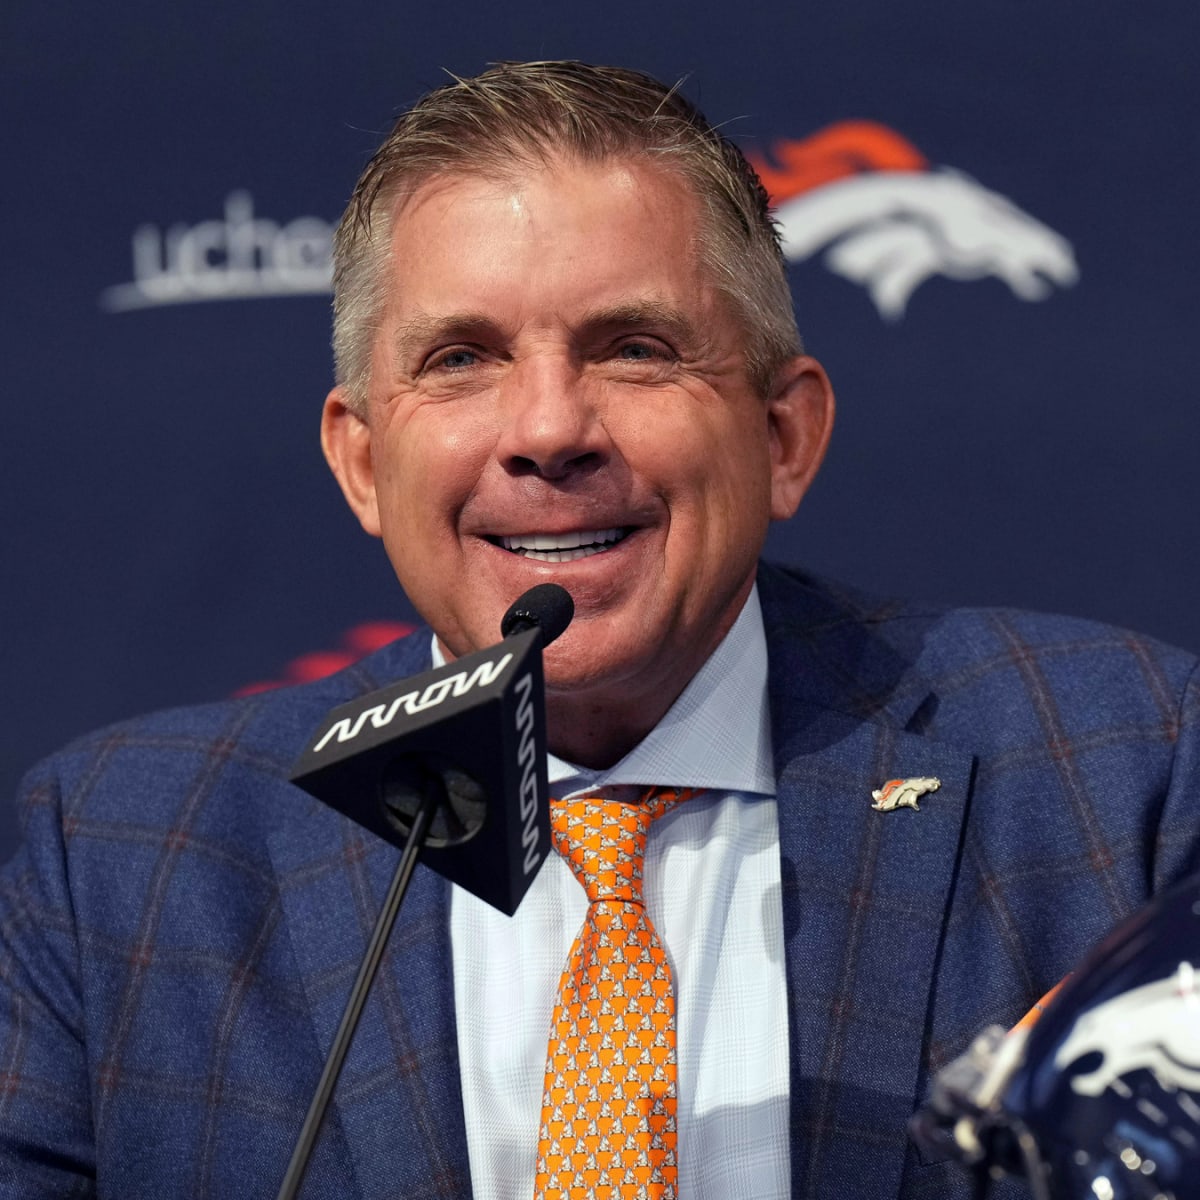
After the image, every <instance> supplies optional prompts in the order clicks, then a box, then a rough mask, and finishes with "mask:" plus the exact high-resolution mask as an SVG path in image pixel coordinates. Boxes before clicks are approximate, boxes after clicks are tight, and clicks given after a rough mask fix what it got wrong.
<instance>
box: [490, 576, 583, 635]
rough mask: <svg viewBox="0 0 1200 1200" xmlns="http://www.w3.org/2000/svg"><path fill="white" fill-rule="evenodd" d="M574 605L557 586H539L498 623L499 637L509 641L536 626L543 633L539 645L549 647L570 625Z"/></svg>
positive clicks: (520, 597)
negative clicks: (510, 638) (506, 638)
mask: <svg viewBox="0 0 1200 1200" xmlns="http://www.w3.org/2000/svg"><path fill="white" fill-rule="evenodd" d="M574 615H575V601H574V600H572V599H571V593H570V592H568V591H567V589H566V588H565V587H560V586H559V585H558V584H557V583H539V584H538V585H537V587H531V588H530V589H529V591H527V592H524V593H522V594H521V595H520V596H518V597H517V598H516V600H514V601H513V603H512V606H511V607H510V608H509V610H508V612H506V613H505V614H504V619H503V620H502V621H501V622H500V636H501V637H511V636H512V635H513V634H514V633H523V632H524V631H525V630H526V629H532V628H534V627H535V626H536V627H537V628H538V629H540V630H541V631H542V645H543V646H548V645H550V643H551V642H552V641H554V639H555V638H556V637H558V635H559V634H560V633H562V632H563V630H564V629H566V627H567V626H568V625H569V624H570V623H571V618H572V617H573V616H574Z"/></svg>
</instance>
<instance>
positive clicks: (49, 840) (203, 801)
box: [0, 567, 1200, 1200]
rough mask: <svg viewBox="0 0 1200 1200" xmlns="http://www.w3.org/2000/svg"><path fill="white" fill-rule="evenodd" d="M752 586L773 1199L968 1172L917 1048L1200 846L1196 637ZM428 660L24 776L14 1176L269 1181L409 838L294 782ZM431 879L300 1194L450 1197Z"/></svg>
mask: <svg viewBox="0 0 1200 1200" xmlns="http://www.w3.org/2000/svg"><path fill="white" fill-rule="evenodd" d="M760 593H761V598H762V602H763V613H764V619H765V624H766V631H767V640H768V646H769V652H770V696H771V709H772V718H773V723H774V750H775V756H776V763H777V774H778V797H779V822H780V840H781V852H782V879H783V906H784V915H785V936H786V946H787V975H788V981H789V983H788V994H789V1003H790V1026H789V1034H790V1045H791V1094H792V1100H791V1103H792V1178H793V1193H794V1195H795V1196H797V1197H816V1198H820V1200H834V1198H837V1200H880V1198H881V1197H892V1196H903V1197H907V1198H912V1200H917V1198H919V1197H965V1196H966V1195H968V1193H969V1188H968V1187H967V1184H966V1181H965V1180H964V1179H960V1178H959V1176H958V1174H957V1173H956V1170H955V1169H954V1168H953V1167H952V1164H948V1163H925V1162H922V1161H921V1160H920V1158H919V1156H918V1155H917V1153H916V1151H915V1150H913V1149H912V1148H911V1147H910V1146H909V1145H908V1143H907V1139H906V1136H905V1122H906V1120H907V1118H908V1117H909V1115H910V1113H911V1112H912V1111H913V1109H914V1107H915V1106H916V1105H917V1104H918V1103H919V1101H920V1099H921V1097H922V1096H923V1094H924V1090H925V1087H926V1085H927V1081H928V1079H929V1075H930V1072H931V1071H932V1070H935V1069H936V1068H937V1067H939V1066H940V1065H941V1064H943V1063H944V1062H945V1061H947V1060H948V1059H949V1058H950V1057H953V1056H954V1055H955V1054H957V1053H958V1052H959V1051H961V1050H962V1049H963V1048H964V1046H965V1045H966V1044H967V1043H968V1041H969V1040H970V1039H971V1037H972V1036H973V1035H974V1034H975V1033H976V1032H977V1031H978V1030H979V1029H980V1028H981V1027H983V1026H985V1025H987V1024H990V1023H993V1022H999V1023H1001V1024H1005V1023H1009V1022H1013V1021H1015V1020H1016V1019H1017V1018H1018V1017H1019V1016H1020V1015H1021V1014H1022V1013H1023V1012H1024V1011H1025V1010H1026V1009H1027V1008H1028V1007H1029V1006H1030V1005H1031V1004H1032V1003H1033V1002H1034V1001H1035V1000H1036V999H1037V998H1038V997H1039V996H1040V995H1041V994H1042V993H1043V992H1044V991H1045V990H1046V989H1047V988H1049V987H1050V986H1051V985H1052V984H1054V983H1055V982H1057V981H1058V980H1059V979H1060V978H1061V977H1062V976H1063V975H1064V974H1065V973H1066V972H1067V971H1069V970H1071V969H1072V968H1073V967H1074V966H1075V965H1076V964H1077V962H1078V961H1079V959H1080V957H1081V956H1082V955H1083V954H1084V952H1085V951H1086V950H1087V949H1088V948H1089V946H1090V945H1091V944H1092V943H1094V942H1095V941H1096V940H1097V939H1098V938H1099V937H1100V936H1101V935H1102V934H1104V933H1105V932H1106V930H1108V929H1109V928H1110V927H1111V926H1112V925H1113V924H1114V923H1115V922H1116V921H1117V920H1119V919H1120V918H1121V917H1122V916H1124V915H1125V914H1126V913H1128V912H1129V911H1130V910H1131V909H1133V908H1135V907H1136V906H1137V905H1138V904H1139V903H1141V902H1142V901H1143V900H1144V899H1145V898H1146V897H1147V896H1149V895H1150V894H1151V893H1152V892H1154V891H1155V890H1157V889H1159V888H1161V887H1163V886H1164V885H1166V884H1168V883H1169V882H1171V881H1173V880H1175V879H1176V878H1179V877H1181V876H1183V875H1185V874H1188V873H1190V872H1192V871H1194V870H1196V869H1197V867H1198V866H1200V864H1198V862H1197V845H1198V838H1197V828H1198V823H1197V815H1198V811H1200V757H1198V754H1197V747H1198V746H1200V741H1198V739H1197V727H1198V721H1200V703H1198V700H1197V694H1198V693H1197V691H1196V690H1195V688H1194V686H1192V685H1191V684H1190V683H1189V680H1190V677H1191V674H1192V671H1193V667H1194V662H1193V660H1192V659H1191V658H1190V657H1189V656H1187V655H1184V654H1182V653H1179V652H1176V651H1173V650H1170V649H1167V648H1165V647H1163V646H1160V645H1158V644H1156V643H1154V642H1150V641H1147V640H1144V639H1142V638H1139V637H1136V636H1134V635H1131V634H1127V633H1123V632H1120V631H1117V630H1113V629H1109V628H1104V627H1101V626H1098V625H1094V624H1090V623H1087V622H1082V621H1071V620H1064V619H1059V618H1045V617H1037V616H1031V615H1028V614H1020V613H1013V612H1005V611H939V610H935V609H931V608H919V607H910V606H905V605H901V604H885V603H880V602H878V601H874V600H870V599H865V598H863V597H862V596H859V595H857V594H854V593H849V592H844V591H838V590H835V589H833V588H831V587H829V586H828V585H826V584H823V583H819V582H817V581H815V580H813V579H811V578H809V577H806V576H804V575H802V574H800V573H798V572H793V571H784V570H779V569H775V568H767V567H764V568H763V570H762V572H761V575H760ZM427 665H428V636H427V634H417V635H415V636H414V637H412V638H409V639H406V640H405V641H402V642H398V643H396V644H394V645H392V646H389V647H387V648H386V649H384V650H383V651H381V652H379V653H377V654H375V655H374V656H372V657H371V658H369V659H366V660H364V661H363V662H361V663H359V664H358V665H356V666H354V667H352V668H350V669H349V670H347V671H345V672H343V673H341V674H340V675H337V676H334V677H332V678H330V679H328V680H323V681H320V682H318V683H315V684H311V685H307V686H305V687H301V688H296V689H289V690H285V691H279V692H273V693H266V694H263V695H259V696H254V697H251V698H248V699H244V700H238V701H234V702H229V703H222V704H216V705H212V706H208V707H204V708H198V709H186V710H180V711H175V712H167V713H162V714H159V715H155V716H151V717H148V718H144V719H141V720H138V721H134V722H130V723H127V724H124V725H121V726H118V727H116V728H112V729H109V730H106V731H104V732H101V733H99V734H96V735H94V736H91V737H89V738H86V739H84V740H82V741H80V742H78V743H77V744H75V745H73V746H71V747H70V748H68V749H67V750H65V751H64V752H62V753H60V754H59V755H57V756H56V757H55V758H53V759H51V760H49V761H48V762H47V763H45V764H43V765H42V766H41V767H40V768H38V769H36V770H35V771H34V772H33V773H32V774H31V776H30V778H29V779H28V781H27V786H26V789H25V791H24V797H23V808H22V813H23V822H24V826H25V835H26V840H25V843H24V847H23V849H22V850H21V851H20V852H19V854H18V856H17V857H16V858H15V860H14V861H13V862H12V863H10V864H9V865H8V867H7V868H6V869H5V871H4V872H3V874H2V875H0V1195H2V1196H6V1197H7V1196H23V1197H24V1196H30V1197H32V1196H38V1197H41V1196H55V1197H66V1196H75V1195H79V1196H92V1195H99V1196H107V1197H120V1198H122V1200H135V1198H138V1197H146V1198H150V1197H153V1198H154V1200H161V1198H162V1197H168V1196H169V1197H176V1196H179V1197H183V1196H188V1197H192V1196H194V1197H209V1196H211V1197H221V1198H222V1200H225V1198H228V1197H259V1196H262V1197H271V1196H273V1195H274V1194H275V1192H276V1190H277V1188H278V1185H279V1182H280V1180H281V1178H282V1175H283V1172H284V1168H285V1165H286V1163H287V1159H288V1156H289V1153H290V1150H291V1146H292V1142H293V1140H294V1138H295V1136H296V1134H297V1132H298V1130H299V1127H300V1124H301V1121H302V1119H303V1115H304V1112H305V1109H306V1107H307V1104H308V1100H309V1096H310V1094H311V1092H312V1089H313V1086H314V1084H315V1083H316V1080H317V1077H318V1075H319V1073H320V1069H321V1063H322V1061H323V1058H324V1055H325V1053H326V1051H327V1049H328V1047H329V1043H330V1040H331V1038H332V1035H333V1031H334V1029H335V1027H336V1025H337V1021H338V1018H339V1016H340V1013H341V1009H342V1005H343V1003H344V1001H345V998H346V995H347V992H348V990H349V987H350V984H351V980H352V978H353V976H354V973H355V971H356V969H357V966H358V961H359V958H360V956H361V953H362V950H363V948H364V945H365V942H366V938H367V933H368V931H369V929H370V927H371V925H372V923H373V921H374V919H375V915H376V913H377V911H378V909H379V906H380V903H381V900H382V897H383V893H384V890H385V888H386V886H387V883H388V880H389V879H390V876H391V874H392V871H393V868H394V864H395V861H396V857H397V852H396V851H394V850H393V849H392V848H390V847H388V846H385V845H383V844H382V843H378V842H376V841H375V840H373V839H371V838H370V837H369V836H368V835H365V834H363V833H361V832H360V831H359V830H358V829H357V827H355V826H353V825H351V824H350V823H348V822H347V821H345V820H344V819H343V818H341V817H339V816H337V815H336V814H334V813H333V812H331V811H330V810H327V809H325V808H323V807H322V806H321V805H320V804H318V803H317V802H315V801H313V800H312V799H310V798H309V797H308V796H306V795H305V794H304V793H302V792H300V791H298V790H297V789H296V788H294V787H292V786H291V785H290V784H288V783H287V782H286V780H285V777H286V775H287V772H288V770H289V767H290V765H291V763H292V762H293V760H294V758H295V757H296V755H297V753H298V752H299V751H300V749H301V748H302V746H303V744H304V743H305V740H306V739H307V738H308V737H309V735H310V734H311V733H312V732H313V730H314V729H315V728H316V726H317V724H318V722H319V721H320V719H321V717H322V716H323V715H324V713H325V712H326V711H327V710H328V709H329V708H330V707H331V706H333V705H335V704H338V703H341V702H343V701H345V700H347V699H349V698H351V697H352V696H354V695H356V694H358V693H361V692H363V691H366V690H369V689H371V688H374V687H378V686H381V685H383V684H384V683H386V682H390V681H392V680H395V679H397V678H400V677H403V676H405V675H408V674H411V673H413V672H415V671H418V670H420V669H423V668H424V667H426V666H427ZM914 775H934V776H937V777H938V778H939V779H940V780H941V781H942V786H941V789H940V790H939V791H938V792H937V793H936V794H934V795H931V796H929V797H928V798H927V799H926V800H925V801H923V802H922V804H921V811H920V812H919V813H916V812H912V811H911V810H907V809H905V810H900V811H896V812H892V813H877V812H874V811H872V810H871V807H870V804H871V791H872V789H874V788H877V787H879V786H880V784H881V783H882V782H883V781H885V780H887V779H891V778H895V777H898V776H914ZM448 906H449V894H448V887H447V885H446V884H445V883H443V881H442V880H441V879H440V878H438V877H437V876H435V875H433V874H432V873H431V872H429V871H426V870H425V869H424V868H418V870H417V872H416V875H415V877H414V882H413V885H412V889H411V891H410V893H409V896H408V899H407V901H406V903H405V907H404V909H403V911H402V913H401V916H400V920H399V923H398V925H397V927H396V929H395V932H394V934H393V936H392V942H391V946H390V948H389V951H388V955H387V958H386V960H385V964H384V970H383V971H382V973H381V977H380V980H379V983H378V987H377V989H376V991H375V993H374V995H373V998H372V1001H371V1003H370V1004H369V1005H368V1007H367V1011H366V1013H365V1016H364V1019H363V1024H362V1026H361V1027H360V1029H359V1034H358V1038H357V1040H356V1042H355V1045H354V1048H353V1050H352V1052H351V1055H350V1058H349V1060H348V1062H347V1065H346V1069H345V1071H344V1073H343V1075H342V1079H341V1083H340V1085H339V1089H338V1092H337V1096H336V1099H335V1102H334V1105H333V1107H332V1109H331V1112H330V1116H329V1118H328V1120H327V1124H326V1127H325V1130H324V1134H323V1136H322V1139H321V1141H320V1143H319V1145H318V1148H317V1151H316V1154H315V1156H314V1159H313V1162H312V1166H311V1169H310V1173H309V1176H308V1181H307V1183H306V1190H305V1194H306V1195H307V1196H313V1197H338V1198H347V1197H356V1198H357V1197H361V1198H363V1200H366V1198H368V1197H379V1198H383V1197H386V1198H387V1200H397V1198H399V1197H404V1198H406V1200H416V1198H418V1197H466V1196H469V1195H470V1186H471V1185H470V1174H469V1167H468V1161H467V1143H466V1133H465V1129H464V1122H463V1114H462V1102H461V1091H460V1083H459V1062H458V1051H457V1044H456V1037H455V1013H454V997H453V989H452V981H451V958H450V953H449V945H448V937H449V934H448ZM533 1150H534V1147H533V1145H532V1144H531V1146H530V1153H531V1154H532V1153H533ZM1001 1194H1002V1195H1012V1196H1017V1195H1023V1194H1024V1193H1023V1192H1022V1190H1021V1189H1020V1187H1019V1186H1017V1185H1015V1184H1009V1185H1006V1187H1005V1188H1004V1189H1003V1190H1002V1192H1001Z"/></svg>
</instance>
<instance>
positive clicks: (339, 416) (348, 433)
mask: <svg viewBox="0 0 1200 1200" xmlns="http://www.w3.org/2000/svg"><path fill="white" fill-rule="evenodd" d="M321 449H322V450H324V451H325V461H326V462H327V463H328V464H329V469H330V470H331V471H332V472H333V474H334V478H335V479H336V480H337V481H338V483H339V484H340V485H341V488H342V495H343V496H345V497H346V503H347V504H349V505H350V508H351V509H352V510H353V512H354V515H355V516H356V517H357V518H358V519H359V522H360V523H361V525H362V527H363V528H364V529H365V530H366V531H367V532H368V533H369V534H371V535H372V536H374V537H379V536H380V526H379V502H378V500H377V498H376V496H375V467H374V463H373V462H372V460H371V426H370V424H369V423H368V422H367V421H366V420H364V419H363V418H362V417H360V416H359V415H358V414H357V413H355V412H354V411H353V410H352V409H351V407H350V405H349V403H348V401H347V397H346V392H345V390H344V389H343V388H340V387H336V388H334V389H333V391H332V392H330V393H329V395H328V396H326V397H325V407H324V408H323V409H322V410H321Z"/></svg>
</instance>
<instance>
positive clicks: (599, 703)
mask: <svg viewBox="0 0 1200 1200" xmlns="http://www.w3.org/2000/svg"><path fill="white" fill-rule="evenodd" d="M545 153H546V160H545V161H544V162H538V163H536V164H535V165H522V164H521V163H520V160H517V161H516V162H515V163H513V164H511V165H507V164H506V165H505V167H504V169H502V170H501V169H497V170H495V174H494V175H491V174H479V173H475V172H473V173H470V174H462V173H461V168H459V170H458V172H457V173H454V174H445V173H440V174H438V175H436V176H434V177H433V178H431V179H429V180H426V181H425V182H423V183H420V184H418V185H417V186H416V187H415V188H414V190H413V191H412V192H411V194H408V195H406V196H405V197H404V199H403V200H401V201H399V202H397V204H396V207H395V210H394V212H393V214H392V224H393V228H394V232H393V234H392V237H391V243H390V246H389V247H388V256H387V260H386V262H387V266H386V271H387V282H386V288H387V296H388V299H387V302H386V305H385V306H384V307H383V311H382V313H381V327H380V331H379V334H378V336H377V337H376V339H375V342H374V345H373V350H372V355H371V361H370V372H369V376H368V381H367V384H366V388H365V398H364V400H362V401H356V399H355V398H354V394H352V393H351V391H350V390H349V389H348V388H347V387H345V386H343V387H339V388H337V389H335V391H334V392H333V393H332V395H331V396H330V397H329V400H328V401H327V403H326V407H325V419H324V430H323V432H324V444H325V450H326V454H327V455H328V457H329V460H330V463H331V465H332V467H333V470H334V473H335V474H336V475H337V477H338V479H339V481H340V482H341V484H342V487H343V489H344V491H345V493H346V496H347V499H348V500H349V501H350V505H351V507H352V508H353V509H354V511H355V512H356V513H357V514H358V516H359V518H360V520H361V521H362V522H363V525H364V526H365V527H366V529H367V530H368V531H369V532H371V533H374V534H376V535H380V536H382V537H383V540H384V544H385V545H386V547H387V550H388V554H389V556H390V558H391V560H392V563H393V565H394V566H395V568H396V573H397V575H398V576H399V578H400V582H401V584H402V586H403V587H404V590H405V592H406V593H407V594H408V596H409V598H410V599H411V600H412V602H413V603H414V604H415V605H416V607H417V609H418V610H419V611H420V612H421V613H422V614H423V615H424V616H426V617H427V618H428V619H429V620H430V622H431V623H432V624H433V627H434V629H435V630H436V631H437V633H438V636H439V639H440V643H441V646H442V648H443V650H444V651H446V652H448V653H449V654H452V655H461V654H464V653H467V652H468V651H471V650H478V649H482V648H483V647H484V646H487V645H490V644H491V643H492V642H494V641H495V638H496V630H497V629H498V628H499V622H500V617H501V616H502V614H503V613H504V611H505V609H506V608H507V607H508V606H509V605H510V604H511V603H512V601H513V599H515V598H516V597H517V596H518V595H520V594H521V593H522V592H523V591H525V590H526V589H527V588H529V587H531V586H533V585H534V584H537V583H542V582H546V581H548V580H552V581H554V582H556V583H561V584H562V585H563V586H564V587H566V588H567V590H568V591H569V592H570V593H571V595H572V597H573V599H574V601H575V620H574V621H573V622H572V624H571V626H570V627H569V629H568V631H567V633H566V634H565V635H564V636H563V637H562V638H561V639H559V641H558V642H557V643H555V645H554V646H552V647H551V648H550V650H549V652H548V655H547V682H548V689H549V692H550V694H551V695H552V697H553V703H552V704H551V705H550V706H549V713H548V719H549V722H550V741H551V745H552V746H553V748H554V750H555V751H556V753H558V754H561V755H562V756H563V757H565V758H568V759H570V760H571V761H572V762H575V763H578V764H580V765H585V766H591V767H606V766H611V765H612V763H614V762H616V761H617V759H619V758H620V757H621V756H622V755H623V754H625V753H627V752H628V751H629V750H630V749H631V748H632V747H633V746H634V745H636V744H637V742H639V741H640V740H641V739H642V738H643V737H644V736H645V735H646V734H647V733H648V732H649V731H650V730H651V729H652V728H653V727H654V726H655V725H656V724H657V723H658V721H659V719H660V718H661V717H662V716H663V714H664V713H665V712H666V711H667V709H668V708H669V707H670V706H671V704H672V703H673V702H674V701H675V699H676V698H677V697H678V696H679V694H680V693H681V692H682V691H683V689H684V687H685V685H686V684H687V683H688V681H689V680H691V678H692V677H693V676H694V675H695V674H696V672H697V670H698V669H699V668H700V665H701V664H702V663H703V662H704V661H705V660H706V659H707V658H708V656H709V655H710V654H711V653H712V651H713V650H714V649H715V648H716V646H717V644H718V643H719V642H720V641H721V639H722V638H723V637H724V636H725V634H726V633H727V632H728V631H729V629H730V627H731V626H732V625H733V622H734V620H735V619H736V618H737V616H738V614H739V613H740V612H741V610H742V608H743V606H744V605H745V602H746V598H747V596H748V595H749V594H750V589H751V587H752V586H753V583H754V573H755V568H756V565H757V559H758V551H759V549H760V547H761V546H762V543H763V538H764V537H765V534H766V528H767V523H768V521H769V520H770V518H772V517H775V518H784V517H788V516H791V514H792V513H793V512H794V511H795V509H796V506H797V505H798V504H799V502H800V498H801V496H802V495H803V494H804V490H805V488H806V487H807V485H808V483H809V481H810V480H811V478H812V476H813V474H814V473H815V471H816V468H817V465H818V464H819V462H820V459H821V455H822V453H823V451H824V449H825V444H826V441H827V439H828V434H829V428H830V422H831V416H832V407H833V401H832V394H831V391H830V388H829V385H828V382H827V380H826V378H825V375H824V372H823V371H822V370H821V368H820V366H819V365H818V364H817V363H816V362H815V361H814V360H812V359H810V358H804V357H800V356H798V355H797V356H794V357H791V358H789V359H787V360H785V361H783V362H781V363H779V364H777V365H775V366H774V367H773V370H772V372H771V378H770V380H769V383H768V384H767V386H766V388H765V394H764V389H763V388H762V386H761V384H760V382H759V381H758V380H756V379H754V378H752V377H751V371H750V366H749V364H748V362H747V354H746V342H747V340H748V337H747V329H746V319H745V316H744V314H741V313H739V312H738V311H737V310H736V308H735V307H734V304H733V303H732V302H731V300H730V299H729V298H728V297H727V296H725V295H723V294H722V293H721V292H720V291H719V290H718V288H717V287H716V285H715V283H714V281H713V279H712V272H711V270H710V269H709V268H708V266H707V265H706V264H705V263H704V262H703V260H702V258H701V256H700V254H699V252H698V248H699V246H700V245H701V244H702V242H703V240H704V238H705V236H706V233H707V230H706V229H705V221H704V214H703V211H702V208H701V205H700V202H699V200H698V199H697V198H696V197H695V196H694V195H693V194H692V193H691V190H690V189H689V188H687V187H686V186H685V185H682V181H681V180H680V178H679V177H678V176H677V175H675V174H673V173H671V172H669V171H664V170H663V169H662V168H661V166H659V165H657V164H656V163H654V162H652V161H650V160H649V159H648V156H646V155H645V154H643V155H640V156H637V157H630V158H628V159H624V160H622V159H614V158H612V157H605V158H603V159H600V160H599V161H589V160H587V159H582V160H581V159H580V158H579V157H578V156H574V157H573V156H570V155H567V154H563V153H561V152H554V151H551V150H549V149H547V151H546V152H545ZM475 170H476V171H479V170H486V168H476V169H475Z"/></svg>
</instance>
